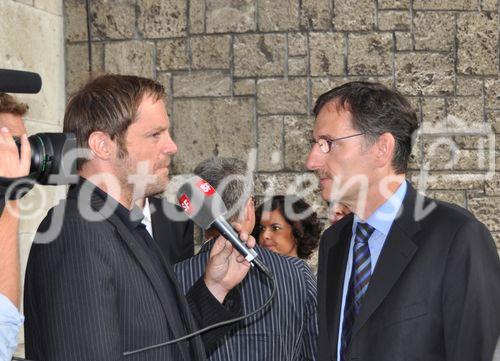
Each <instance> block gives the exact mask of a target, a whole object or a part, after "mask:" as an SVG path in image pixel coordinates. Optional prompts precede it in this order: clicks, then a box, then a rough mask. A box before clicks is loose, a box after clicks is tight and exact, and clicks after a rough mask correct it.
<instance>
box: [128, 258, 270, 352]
mask: <svg viewBox="0 0 500 361" xmlns="http://www.w3.org/2000/svg"><path fill="white" fill-rule="evenodd" d="M251 264H255V265H256V266H257V268H258V269H259V270H261V271H262V272H263V273H264V274H265V275H266V276H267V277H268V278H269V279H270V280H271V282H272V291H271V295H270V296H269V298H268V299H267V301H266V302H265V303H264V304H263V305H262V306H260V307H259V308H258V309H256V310H255V311H252V312H250V313H249V314H246V315H243V316H239V317H236V318H232V319H230V320H226V321H221V322H217V323H214V324H213V325H210V326H207V327H204V328H202V329H201V330H198V331H195V332H192V333H189V334H187V335H185V336H182V337H179V338H176V339H174V340H170V341H166V342H163V343H159V344H156V345H152V346H147V347H143V348H139V349H136V350H133V351H126V352H124V353H123V356H131V355H135V354H137V353H140V352H144V351H149V350H153V349H155V348H159V347H163V346H168V345H171V344H174V343H177V342H180V341H184V340H187V339H188V338H191V337H194V336H198V335H200V334H202V333H204V332H207V331H210V330H212V329H214V328H217V327H221V326H226V325H229V324H231V323H234V322H238V321H241V320H244V319H246V318H249V317H252V316H254V315H256V314H257V313H259V312H260V311H262V310H264V309H265V308H267V307H268V306H269V305H270V304H271V301H272V300H273V299H274V297H275V295H276V289H277V287H276V279H275V278H274V275H273V273H272V272H271V270H269V268H267V267H266V266H265V265H264V264H263V263H262V262H261V261H260V259H257V258H256V259H254V260H252V263H251Z"/></svg>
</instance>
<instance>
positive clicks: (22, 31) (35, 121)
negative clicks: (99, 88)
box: [0, 0, 65, 356]
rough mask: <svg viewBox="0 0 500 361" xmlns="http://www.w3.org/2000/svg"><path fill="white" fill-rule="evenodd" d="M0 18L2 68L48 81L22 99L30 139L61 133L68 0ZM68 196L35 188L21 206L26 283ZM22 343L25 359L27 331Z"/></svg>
mask: <svg viewBox="0 0 500 361" xmlns="http://www.w3.org/2000/svg"><path fill="white" fill-rule="evenodd" d="M0 14H2V20H1V21H0V34H1V36H0V49H2V51H1V52H0V68H3V69H17V70H27V71H34V72H37V73H39V74H40V75H41V77H42V89H41V91H40V93H38V94H33V95H18V96H17V98H18V99H19V100H20V101H22V102H25V103H27V104H28V105H29V107H30V109H29V112H28V113H27V114H26V116H25V117H24V122H25V124H26V128H27V130H28V135H31V134H34V133H39V132H59V131H61V130H62V120H63V114H64V106H65V82H64V77H65V71H64V70H65V61H64V29H63V25H64V23H63V4H62V0H2V1H0ZM64 191H65V189H64V187H35V188H34V190H33V191H31V192H30V193H29V194H28V195H27V196H26V197H24V198H23V199H22V200H21V209H22V212H23V217H22V219H21V225H20V232H19V233H20V234H19V237H20V253H21V272H22V274H21V279H24V269H25V267H26V263H27V259H28V254H29V250H30V247H31V243H32V241H33V237H34V235H35V231H36V229H37V228H38V225H39V224H40V222H41V220H42V219H43V217H45V215H46V213H47V211H48V209H50V208H51V207H52V206H54V205H55V204H56V203H57V202H58V201H59V199H60V198H62V197H63V195H64ZM19 341H20V342H21V346H20V348H19V352H18V355H21V356H22V355H23V354H24V351H23V345H22V342H23V332H22V331H21V333H20V335H19Z"/></svg>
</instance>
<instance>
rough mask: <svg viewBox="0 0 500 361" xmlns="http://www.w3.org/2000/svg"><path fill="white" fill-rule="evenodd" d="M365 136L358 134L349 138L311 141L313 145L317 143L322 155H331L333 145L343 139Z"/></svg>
mask: <svg viewBox="0 0 500 361" xmlns="http://www.w3.org/2000/svg"><path fill="white" fill-rule="evenodd" d="M363 134H365V133H358V134H353V135H348V136H347V137H340V138H333V139H325V138H320V139H318V140H316V139H312V140H311V144H314V143H317V144H318V146H319V150H320V151H321V153H324V154H326V153H329V152H330V151H331V150H332V146H333V144H334V143H335V142H336V141H338V140H342V139H348V138H353V137H357V136H359V135H363Z"/></svg>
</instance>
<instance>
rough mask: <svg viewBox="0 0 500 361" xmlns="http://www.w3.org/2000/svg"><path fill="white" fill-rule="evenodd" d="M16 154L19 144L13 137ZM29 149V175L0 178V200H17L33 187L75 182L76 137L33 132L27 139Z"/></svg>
mask: <svg viewBox="0 0 500 361" xmlns="http://www.w3.org/2000/svg"><path fill="white" fill-rule="evenodd" d="M15 141H16V144H17V147H18V149H19V153H20V152H21V142H20V139H19V138H15ZM28 141H29V144H30V148H31V166H30V173H29V175H27V176H25V177H19V178H4V177H0V198H1V199H2V200H3V198H4V197H5V195H7V196H8V197H7V198H8V199H11V200H12V199H19V198H21V197H22V196H24V195H25V194H26V193H27V192H28V191H29V190H30V189H31V188H33V185H34V184H41V185H65V184H71V183H75V182H76V180H77V179H78V176H77V172H76V160H77V153H76V150H77V148H76V137H75V135H74V134H73V133H37V134H34V135H32V136H30V137H28Z"/></svg>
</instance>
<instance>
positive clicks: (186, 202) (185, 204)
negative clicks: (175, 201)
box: [179, 193, 193, 214]
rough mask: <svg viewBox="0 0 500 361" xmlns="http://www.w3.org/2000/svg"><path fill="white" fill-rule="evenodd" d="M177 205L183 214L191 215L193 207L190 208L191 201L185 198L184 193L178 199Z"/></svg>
mask: <svg viewBox="0 0 500 361" xmlns="http://www.w3.org/2000/svg"><path fill="white" fill-rule="evenodd" d="M179 204H180V206H181V207H182V209H184V212H186V213H187V214H192V213H193V207H192V206H191V200H190V199H189V197H188V196H187V194H186V193H184V194H183V195H182V196H180V198H179Z"/></svg>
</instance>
